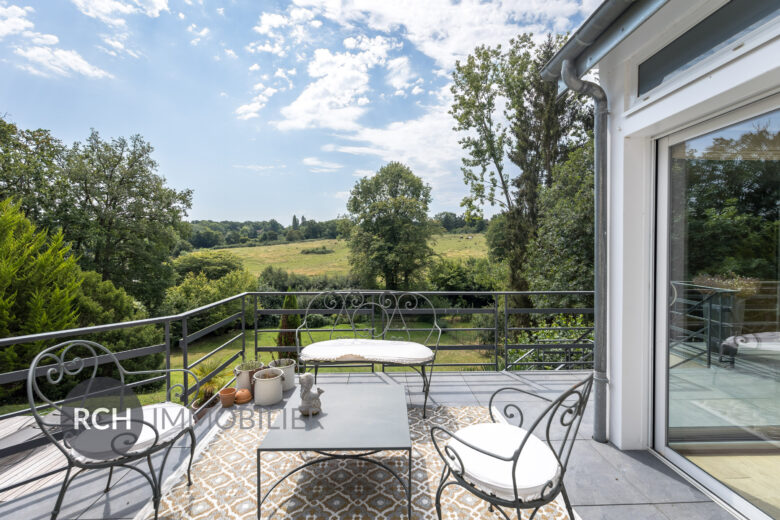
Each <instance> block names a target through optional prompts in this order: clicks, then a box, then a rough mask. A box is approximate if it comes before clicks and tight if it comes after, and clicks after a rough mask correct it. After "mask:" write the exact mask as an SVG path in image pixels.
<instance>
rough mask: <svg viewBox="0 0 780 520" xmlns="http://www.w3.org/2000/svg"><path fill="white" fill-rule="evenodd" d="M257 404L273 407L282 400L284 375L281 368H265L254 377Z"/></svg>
mask: <svg viewBox="0 0 780 520" xmlns="http://www.w3.org/2000/svg"><path fill="white" fill-rule="evenodd" d="M254 383H255V404H256V405H260V406H271V405H273V404H276V403H278V402H279V401H281V400H282V388H283V385H284V373H282V370H281V369H280V368H264V369H263V370H260V371H259V372H257V373H256V374H255V376H254Z"/></svg>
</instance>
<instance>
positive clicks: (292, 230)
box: [189, 211, 488, 249]
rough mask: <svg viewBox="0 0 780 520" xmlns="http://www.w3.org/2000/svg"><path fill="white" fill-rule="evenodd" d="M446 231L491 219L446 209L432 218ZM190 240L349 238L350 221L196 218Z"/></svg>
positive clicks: (216, 243) (226, 243) (219, 243)
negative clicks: (469, 215) (290, 221)
mask: <svg viewBox="0 0 780 520" xmlns="http://www.w3.org/2000/svg"><path fill="white" fill-rule="evenodd" d="M432 220H433V221H434V222H435V223H437V224H438V225H439V226H441V228H442V229H441V232H445V233H481V232H483V231H485V230H486V229H487V226H488V221H487V220H485V219H483V218H481V217H475V218H473V219H471V221H469V222H467V221H466V217H465V215H457V214H455V213H453V212H451V211H443V212H441V213H437V214H436V215H434V217H433V219H432ZM190 225H191V233H190V237H189V243H190V244H192V247H193V248H195V249H204V248H213V247H215V248H219V247H237V246H254V245H267V244H271V243H278V242H300V241H302V240H317V239H325V238H346V237H348V236H349V232H350V228H351V224H350V221H349V219H347V218H345V217H339V218H334V219H332V220H325V221H322V222H318V221H316V220H314V219H307V218H306V217H305V216H301V218H300V219H299V218H298V217H297V216H296V215H293V217H292V224H291V225H289V226H283V225H282V224H280V223H279V222H278V221H277V220H275V219H271V220H259V221H252V220H247V221H244V222H235V221H231V220H220V221H215V220H193V221H192V222H190Z"/></svg>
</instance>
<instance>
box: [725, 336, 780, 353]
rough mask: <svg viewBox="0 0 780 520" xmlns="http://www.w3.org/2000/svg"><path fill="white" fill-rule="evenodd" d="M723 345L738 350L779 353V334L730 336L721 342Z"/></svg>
mask: <svg viewBox="0 0 780 520" xmlns="http://www.w3.org/2000/svg"><path fill="white" fill-rule="evenodd" d="M723 344H724V345H728V346H729V347H733V348H737V349H739V350H771V351H774V352H780V332H758V333H756V334H743V335H741V336H730V337H728V338H726V339H725V341H723Z"/></svg>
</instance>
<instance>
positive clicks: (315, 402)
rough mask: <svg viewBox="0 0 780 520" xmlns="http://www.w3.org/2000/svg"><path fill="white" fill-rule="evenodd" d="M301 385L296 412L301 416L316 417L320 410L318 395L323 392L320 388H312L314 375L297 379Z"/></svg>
mask: <svg viewBox="0 0 780 520" xmlns="http://www.w3.org/2000/svg"><path fill="white" fill-rule="evenodd" d="M298 382H299V383H300V385H301V405H300V406H299V407H298V411H299V412H301V415H308V416H309V417H311V416H312V415H317V414H318V413H320V411H321V410H322V402H320V395H322V393H323V392H324V391H325V390H323V389H322V388H320V387H317V388H316V389H315V388H314V375H313V374H302V375H301V376H300V378H299V379H298Z"/></svg>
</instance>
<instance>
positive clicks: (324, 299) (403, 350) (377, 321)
mask: <svg viewBox="0 0 780 520" xmlns="http://www.w3.org/2000/svg"><path fill="white" fill-rule="evenodd" d="M323 314H324V315H332V316H333V322H332V325H330V326H328V327H325V328H319V327H316V326H314V325H313V323H314V319H313V318H312V316H314V315H323ZM414 315H419V316H429V317H430V318H431V319H432V323H431V325H430V327H428V326H427V325H426V326H425V327H419V326H417V327H409V325H408V324H407V321H408V320H407V318H406V317H405V316H414ZM414 325H419V324H414ZM413 332H420V333H422V334H421V335H420V336H415V337H414V338H413V335H412V333H413ZM426 332H427V334H426ZM302 333H306V335H307V336H308V338H309V342H310V344H309V345H308V346H306V347H302V345H301V334H302ZM315 334H318V335H319V337H322V336H324V335H327V340H325V341H315V339H314V335H315ZM334 336H335V337H334ZM344 336H351V337H346V338H345V337H344ZM423 336H424V338H423ZM440 341H441V327H439V324H438V321H437V317H436V307H435V306H434V305H433V304H432V303H431V301H430V300H429V299H428V298H427V297H425V296H424V295H422V294H420V293H416V292H405V291H384V292H381V293H380V292H360V291H326V292H322V293H319V294H317V295H316V296H314V297H312V299H311V300H310V301H309V305H308V306H307V307H306V314H305V315H304V318H303V322H302V323H301V325H300V326H299V327H298V328H297V330H296V333H295V342H296V351H297V353H298V360H299V362H300V363H301V368H302V370H306V367H307V365H308V366H312V367H314V378H315V382H316V378H317V373H318V371H319V367H320V366H323V365H344V364H366V363H370V364H371V369H372V371H373V367H374V364H379V365H382V366H383V367H384V366H405V367H410V368H412V369H413V370H415V371H416V372H417V373H418V374H420V376H421V377H422V381H423V393H424V394H425V399H424V402H423V417H425V414H426V406H427V404H428V394H429V392H430V387H431V377H432V376H433V367H434V363H435V361H436V354H437V353H438V351H439V342H440ZM432 342H434V344H433V345H431V346H428V345H429V343H432Z"/></svg>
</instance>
